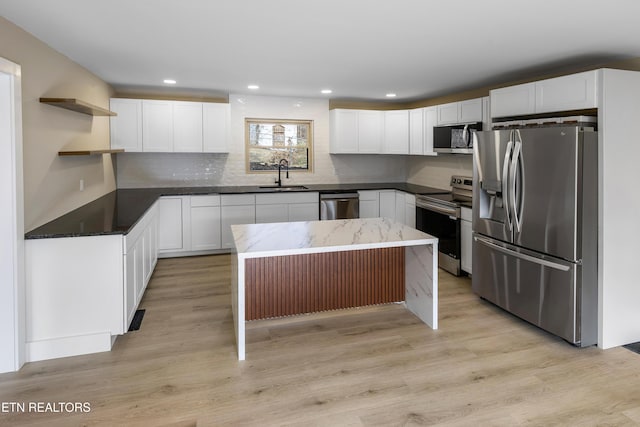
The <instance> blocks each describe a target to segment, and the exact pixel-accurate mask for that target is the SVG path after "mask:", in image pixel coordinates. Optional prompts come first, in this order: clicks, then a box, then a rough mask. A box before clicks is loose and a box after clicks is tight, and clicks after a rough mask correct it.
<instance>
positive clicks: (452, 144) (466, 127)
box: [433, 122, 482, 154]
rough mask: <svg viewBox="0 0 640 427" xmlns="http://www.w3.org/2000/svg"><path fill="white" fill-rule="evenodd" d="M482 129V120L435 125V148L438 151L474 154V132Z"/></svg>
mask: <svg viewBox="0 0 640 427" xmlns="http://www.w3.org/2000/svg"><path fill="white" fill-rule="evenodd" d="M481 130H482V122H473V123H463V124H458V125H451V126H435V127H434V128H433V150H434V151H435V152H436V153H454V154H472V153H473V132H475V131H481Z"/></svg>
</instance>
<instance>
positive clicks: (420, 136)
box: [409, 108, 425, 154]
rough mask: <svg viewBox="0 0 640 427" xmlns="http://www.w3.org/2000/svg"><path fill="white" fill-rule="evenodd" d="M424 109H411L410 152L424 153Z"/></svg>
mask: <svg viewBox="0 0 640 427" xmlns="http://www.w3.org/2000/svg"><path fill="white" fill-rule="evenodd" d="M424 110H425V109H424V108H416V109H413V110H409V154H423V153H424V136H425V135H424Z"/></svg>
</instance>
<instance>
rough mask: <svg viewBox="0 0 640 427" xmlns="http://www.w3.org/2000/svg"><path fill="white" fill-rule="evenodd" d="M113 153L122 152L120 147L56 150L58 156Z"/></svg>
mask: <svg viewBox="0 0 640 427" xmlns="http://www.w3.org/2000/svg"><path fill="white" fill-rule="evenodd" d="M114 153H124V150H123V149H122V148H118V149H113V150H110V149H107V150H73V151H71V150H69V151H58V156H96V155H98V154H114Z"/></svg>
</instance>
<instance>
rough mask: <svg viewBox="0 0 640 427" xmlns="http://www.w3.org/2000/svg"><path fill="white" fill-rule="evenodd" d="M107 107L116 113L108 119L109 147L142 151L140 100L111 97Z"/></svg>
mask: <svg viewBox="0 0 640 427" xmlns="http://www.w3.org/2000/svg"><path fill="white" fill-rule="evenodd" d="M109 109H110V110H111V111H113V112H114V113H117V114H118V115H117V116H113V117H110V120H109V125H110V131H111V148H123V149H124V150H125V151H134V152H136V151H137V152H140V151H142V100H141V99H124V98H111V100H110V102H109Z"/></svg>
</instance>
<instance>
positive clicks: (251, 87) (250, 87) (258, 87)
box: [247, 85, 260, 90]
mask: <svg viewBox="0 0 640 427" xmlns="http://www.w3.org/2000/svg"><path fill="white" fill-rule="evenodd" d="M247 89H251V90H256V89H260V86H258V85H249V86H247Z"/></svg>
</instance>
